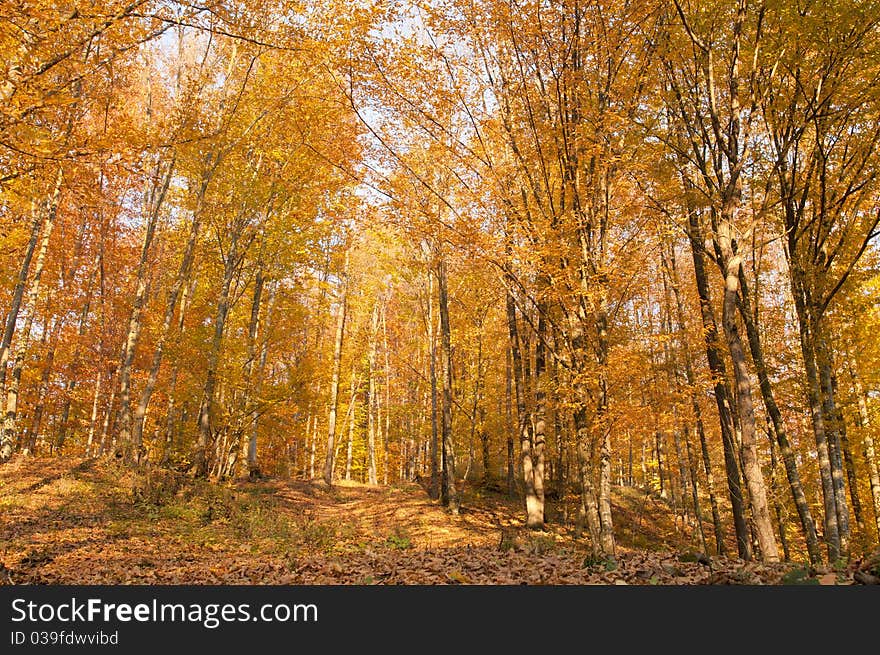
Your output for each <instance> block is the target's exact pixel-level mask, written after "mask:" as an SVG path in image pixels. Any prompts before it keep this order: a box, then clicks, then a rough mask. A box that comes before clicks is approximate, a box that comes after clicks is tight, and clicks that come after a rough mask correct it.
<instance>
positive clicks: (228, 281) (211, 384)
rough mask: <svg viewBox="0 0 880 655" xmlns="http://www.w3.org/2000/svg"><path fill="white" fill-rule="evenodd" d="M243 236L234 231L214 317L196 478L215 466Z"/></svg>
mask: <svg viewBox="0 0 880 655" xmlns="http://www.w3.org/2000/svg"><path fill="white" fill-rule="evenodd" d="M240 236H241V235H240V233H239V231H238V230H233V231H232V234H231V235H230V239H231V240H230V243H229V252H227V253H226V257H225V260H224V262H223V282H222V285H221V287H220V297H219V299H218V301H217V311H216V314H215V316H214V333H213V335H212V337H211V345H210V349H209V350H208V366H207V372H206V374H205V384H204V386H203V388H202V404H201V407H200V409H199V421H198V444H197V445H196V449H195V452H194V453H193V462H192V472H193V474H194V475H196V477H204V476H206V475H207V474H208V470H209V467H210V464H211V462H210V461H209V452H208V451H209V447H210V445H211V437H212V428H213V425H212V421H213V411H214V394H215V391H216V387H217V371H218V366H219V364H220V348H221V346H222V344H223V333H224V331H225V329H226V319H227V317H228V315H229V303H230V296H229V292H230V288H231V287H232V278H233V277H234V274H235V271H236V270H237V268H238V265H239V263H240V262H241V256H240V254H239V251H238V240H239V238H240Z"/></svg>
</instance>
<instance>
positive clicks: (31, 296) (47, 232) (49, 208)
mask: <svg viewBox="0 0 880 655" xmlns="http://www.w3.org/2000/svg"><path fill="white" fill-rule="evenodd" d="M62 180H63V170H62V169H61V168H60V167H59V169H58V174H57V175H56V177H55V187H54V189H53V190H52V193H51V195H50V196H49V198H48V199H47V200H46V202H45V203H44V206H43V207H42V208H41V209H40V210H39V211H40V214H42V220H41V221H40V222H41V223H42V225H43V228H42V232H43V236H42V238H41V239H40V249H39V251H38V252H37V260H36V262H35V263H34V277H33V279H32V280H31V287H30V290H29V291H28V298H27V302H26V304H25V310H24V311H25V321H24V325H23V326H22V330H21V336H20V337H19V344H18V346H17V347H16V349H15V357H14V359H13V362H12V380H11V381H10V382H9V383H8V385H7V387H6V407H5V410H4V414H3V426H2V432H0V464H2V463H3V462H6V461H7V460H8V459H9V458H10V457H12V451H13V448H14V447H15V433H16V418H17V414H18V393H19V388H20V386H21V374H22V371H23V370H24V360H25V356H26V355H27V348H28V343H29V341H30V334H31V328H32V327H33V323H34V313H35V311H36V308H37V299H38V298H39V295H40V283H41V280H42V276H43V269H44V267H45V265H46V253H47V251H48V249H49V239H50V238H51V236H52V228H53V227H54V226H55V218H56V216H57V215H58V199H59V198H60V196H61V182H62ZM24 268H25V267H24V266H22V272H25V274H26V271H24ZM9 314H10V315H9V318H10V319H11V318H12V314H13V312H12V311H10V313H9ZM6 332H10V336H11V331H10V330H9V327H8V321H7V329H6V331H5V332H4V335H3V336H4V341H5V340H6ZM2 370H3V371H4V372H5V370H6V368H5V366H4V367H3V369H2Z"/></svg>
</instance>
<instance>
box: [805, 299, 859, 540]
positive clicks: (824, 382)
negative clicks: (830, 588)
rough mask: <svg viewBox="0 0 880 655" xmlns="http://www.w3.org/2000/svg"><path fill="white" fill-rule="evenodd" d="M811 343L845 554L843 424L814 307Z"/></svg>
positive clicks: (846, 517) (846, 518) (846, 513)
mask: <svg viewBox="0 0 880 655" xmlns="http://www.w3.org/2000/svg"><path fill="white" fill-rule="evenodd" d="M812 315H813V317H814V324H813V333H812V334H813V347H814V348H815V352H816V364H817V366H818V367H819V388H820V390H821V392H822V412H823V413H824V419H825V429H826V436H827V439H828V455H829V459H830V461H831V484H832V488H833V489H834V508H835V511H836V512H837V530H838V534H839V536H840V554H841V556H847V555H848V554H849V542H850V526H849V507H848V506H847V505H848V503H847V502H846V480H845V478H844V468H843V443H842V442H843V439H844V438H845V437H844V436H843V431H844V429H845V426H844V425H843V424H842V421H839V418H840V412H839V410H838V408H837V402H836V400H835V392H834V381H833V377H834V375H833V373H832V370H831V353H830V352H829V348H828V345H827V336H826V335H825V330H824V327H823V321H822V320H821V314H820V312H819V310H818V309H814V310H813V311H812Z"/></svg>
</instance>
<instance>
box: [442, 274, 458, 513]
mask: <svg viewBox="0 0 880 655" xmlns="http://www.w3.org/2000/svg"><path fill="white" fill-rule="evenodd" d="M447 286H448V285H447V274H446V260H445V259H443V258H442V257H441V258H440V260H439V262H438V263H437V291H438V309H439V311H440V352H441V362H442V367H443V422H442V427H443V465H444V466H443V471H444V476H443V480H444V482H445V487H446V494H445V496H446V498H447V504H448V506H449V511H450V512H451V513H452V514H453V515H457V514H458V512H459V506H460V501H459V497H458V490H457V488H456V482H455V444H454V441H453V439H452V337H451V330H450V327H449V298H448V291H447Z"/></svg>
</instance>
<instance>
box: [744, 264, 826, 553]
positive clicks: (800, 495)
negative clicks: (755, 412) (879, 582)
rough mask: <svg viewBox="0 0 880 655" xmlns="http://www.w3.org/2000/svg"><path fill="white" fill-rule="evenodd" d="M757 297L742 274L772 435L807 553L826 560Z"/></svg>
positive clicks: (751, 342)
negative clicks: (770, 365) (764, 340)
mask: <svg viewBox="0 0 880 655" xmlns="http://www.w3.org/2000/svg"><path fill="white" fill-rule="evenodd" d="M757 302H758V300H757V298H756V299H755V307H754V308H752V306H751V299H750V294H749V288H748V286H747V285H746V281H745V276H742V275H741V276H740V315H741V316H742V319H743V324H744V325H745V327H746V334H747V335H748V341H749V350H750V351H751V355H752V362H754V364H755V371H756V373H757V374H758V383H759V387H760V389H761V397H762V398H763V400H764V407H765V408H766V409H767V415H768V418H769V419H770V421H771V423H772V428H773V429H772V433H773V434H772V436H773V437H775V440H776V443H777V444H778V445H779V450H780V452H781V454H782V463H783V465H784V467H785V475H786V477H787V478H788V485H789V489H790V490H791V496H792V498H793V500H794V504H795V508H796V509H797V513H798V518H799V520H800V525H801V530H802V532H803V534H804V538H805V540H806V543H807V553H808V554H809V557H810V562H811V563H812V564H813V565H816V564H819V563H820V562H821V561H822V554H821V552H820V549H819V538H818V536H817V534H816V524H815V523H814V522H813V517H812V515H811V512H810V506H809V503H808V502H807V497H806V495H805V494H804V490H803V485H802V484H801V478H800V474H799V472H798V468H797V461H796V460H795V457H794V453H793V452H792V449H791V444H790V443H789V440H788V434H787V431H786V428H785V423H784V422H783V420H782V413H781V412H780V411H779V406H778V405H777V404H776V398H775V396H774V394H773V388H772V386H771V384H770V378H769V376H768V375H767V366H766V364H765V362H764V352H763V349H762V347H761V340H760V334H759V332H758V329H757V325H756V323H757V321H756V320H755V312H757Z"/></svg>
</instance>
